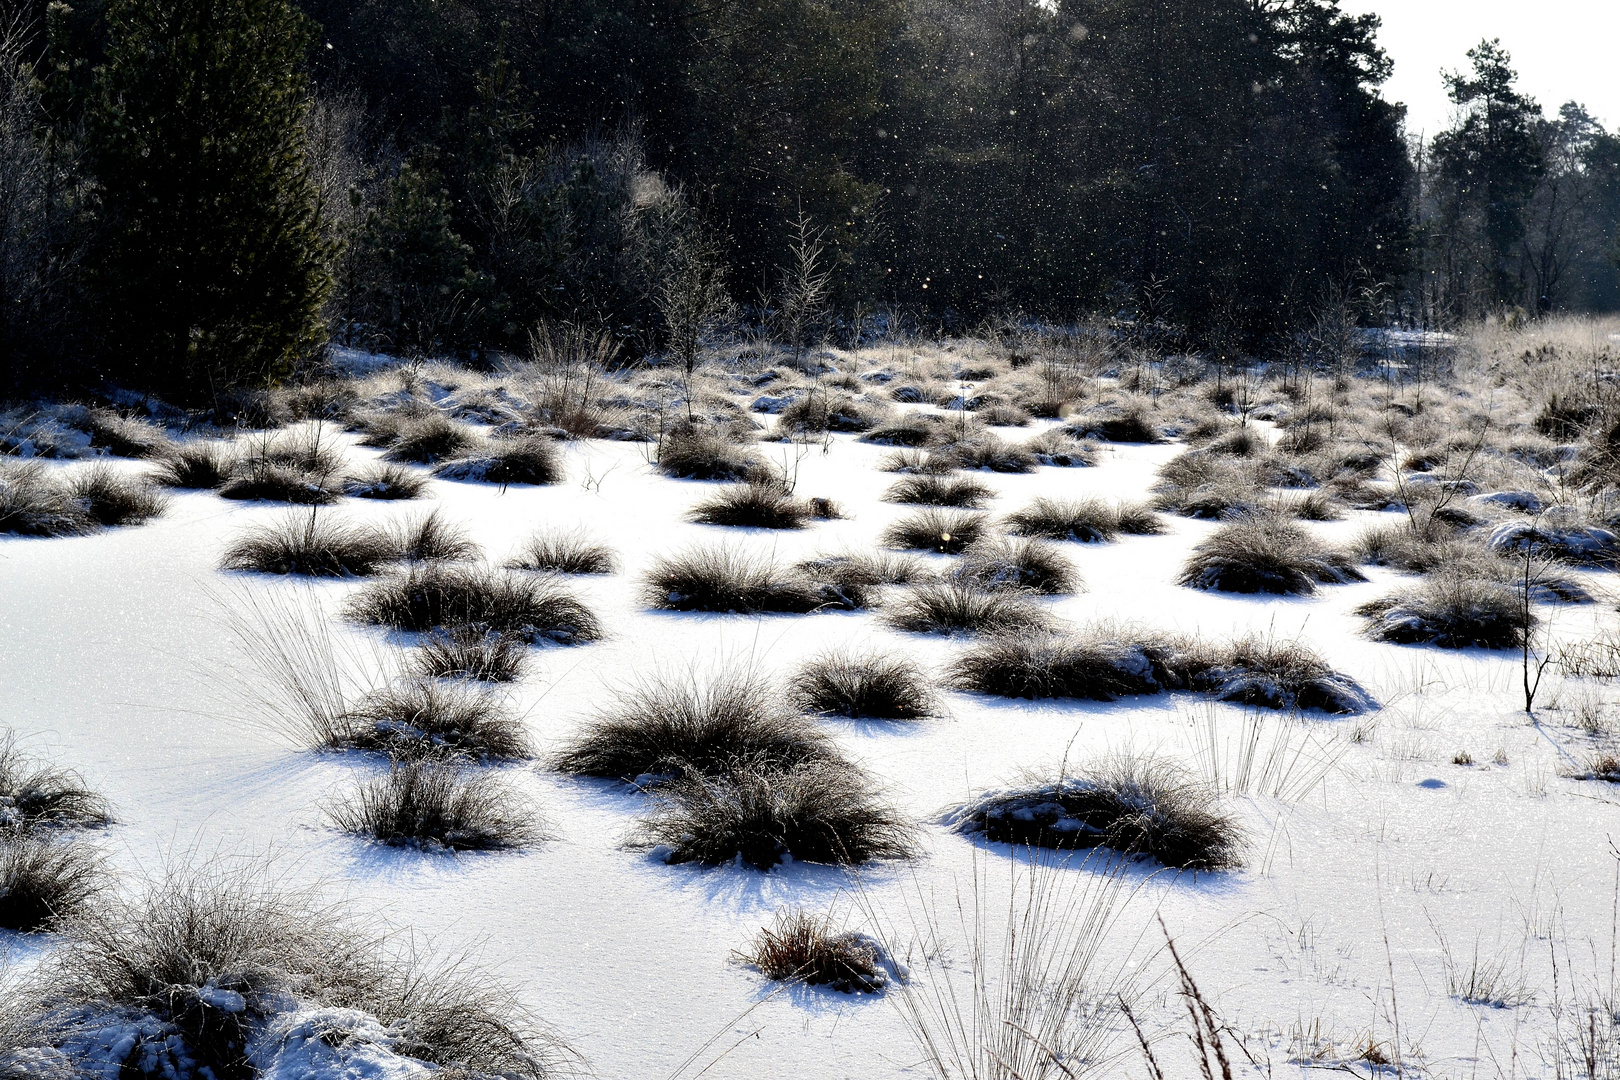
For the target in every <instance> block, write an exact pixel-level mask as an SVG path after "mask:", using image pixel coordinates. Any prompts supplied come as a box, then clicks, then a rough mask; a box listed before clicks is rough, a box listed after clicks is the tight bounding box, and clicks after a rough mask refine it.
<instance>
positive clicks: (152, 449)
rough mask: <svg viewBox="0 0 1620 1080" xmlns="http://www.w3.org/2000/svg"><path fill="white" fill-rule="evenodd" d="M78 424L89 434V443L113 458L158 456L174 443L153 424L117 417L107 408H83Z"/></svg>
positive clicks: (162, 454) (129, 417) (117, 415)
mask: <svg viewBox="0 0 1620 1080" xmlns="http://www.w3.org/2000/svg"><path fill="white" fill-rule="evenodd" d="M79 423H80V426H81V427H82V428H83V430H84V433H85V434H86V435H89V436H90V445H91V446H98V447H101V448H102V449H104V450H106V451H107V452H108V453H109V454H112V455H113V456H114V457H127V458H161V457H163V456H164V455H165V454H167V453H168V452H169V451H170V449H171V448H172V447H173V446H174V443H173V441H172V440H171V439H170V438H169V436H168V433H167V432H165V431H164V430H163V429H162V428H160V427H158V426H157V425H156V424H151V423H148V422H147V421H145V420H137V419H135V418H134V417H131V416H120V415H119V414H118V413H115V412H113V411H112V410H111V409H87V410H85V413H84V416H83V418H82V419H81V420H80V422H79Z"/></svg>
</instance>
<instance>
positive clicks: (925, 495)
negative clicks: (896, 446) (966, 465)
mask: <svg viewBox="0 0 1620 1080" xmlns="http://www.w3.org/2000/svg"><path fill="white" fill-rule="evenodd" d="M995 494H996V493H995V492H994V491H992V490H991V489H990V488H989V487H987V486H985V485H984V484H982V483H980V482H979V481H977V480H973V479H970V478H968V477H965V476H939V475H932V474H928V473H919V474H916V475H912V476H907V477H904V478H903V479H900V480H897V481H895V483H893V484H892V485H890V487H889V490H888V491H886V492H884V493H883V498H884V499H886V500H887V501H889V502H895V503H922V504H923V505H926V506H956V507H963V508H965V509H969V510H979V509H982V508H983V507H984V504H985V503H987V502H989V501H990V500H991V499H993V498H995Z"/></svg>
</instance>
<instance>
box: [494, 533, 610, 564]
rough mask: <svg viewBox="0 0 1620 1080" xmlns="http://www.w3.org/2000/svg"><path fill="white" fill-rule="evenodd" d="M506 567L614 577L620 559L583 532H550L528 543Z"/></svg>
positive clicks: (530, 538)
mask: <svg viewBox="0 0 1620 1080" xmlns="http://www.w3.org/2000/svg"><path fill="white" fill-rule="evenodd" d="M506 566H507V568H508V569H510V570H539V571H543V572H545V573H550V574H612V573H616V572H617V571H618V569H619V556H618V554H617V553H616V552H615V551H614V550H613V549H612V548H610V547H608V546H607V545H606V544H603V543H601V542H599V541H596V540H593V539H591V538H590V536H589V535H587V534H586V533H585V531H584V530H583V529H572V530H562V529H546V530H542V531H541V532H537V533H535V534H534V535H533V536H531V537H529V539H527V540H525V541H524V542H523V546H522V547H521V548H519V549H518V551H517V554H515V555H513V556H512V557H511V558H510V559H508V560H507V563H506Z"/></svg>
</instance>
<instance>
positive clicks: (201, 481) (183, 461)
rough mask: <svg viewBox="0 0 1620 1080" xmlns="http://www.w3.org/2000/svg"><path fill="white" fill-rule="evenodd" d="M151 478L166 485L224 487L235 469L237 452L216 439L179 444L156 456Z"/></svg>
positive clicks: (183, 487) (187, 488)
mask: <svg viewBox="0 0 1620 1080" xmlns="http://www.w3.org/2000/svg"><path fill="white" fill-rule="evenodd" d="M157 461H158V467H157V470H156V471H155V472H153V474H152V478H153V479H154V480H156V481H157V482H158V483H159V484H162V485H163V486H164V487H171V488H182V489H185V490H190V491H211V490H213V489H215V488H219V487H223V486H224V485H225V483H226V481H228V480H229V479H230V478H231V475H232V474H233V473H234V471H235V469H236V451H235V450H233V449H232V448H231V447H230V446H227V445H225V444H222V443H217V442H202V441H198V442H183V443H176V444H175V445H174V446H173V447H172V448H171V449H170V450H169V452H168V453H166V454H164V455H163V456H162V457H160V458H158V459H157Z"/></svg>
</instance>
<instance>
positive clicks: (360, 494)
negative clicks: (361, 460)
mask: <svg viewBox="0 0 1620 1080" xmlns="http://www.w3.org/2000/svg"><path fill="white" fill-rule="evenodd" d="M426 490H427V477H425V476H423V475H422V474H421V473H418V472H415V471H413V470H412V469H410V468H407V467H406V466H404V465H395V464H391V463H388V462H383V463H380V464H377V465H373V466H371V467H370V468H368V469H364V470H362V471H360V472H357V473H354V474H352V475H350V476H346V477H344V479H343V494H345V495H350V496H353V497H354V498H356V499H414V498H417V497H418V496H420V495H421V494H422V493H423V492H424V491H426Z"/></svg>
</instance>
